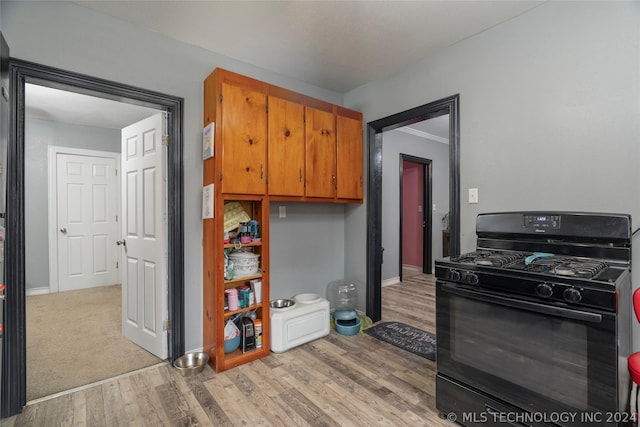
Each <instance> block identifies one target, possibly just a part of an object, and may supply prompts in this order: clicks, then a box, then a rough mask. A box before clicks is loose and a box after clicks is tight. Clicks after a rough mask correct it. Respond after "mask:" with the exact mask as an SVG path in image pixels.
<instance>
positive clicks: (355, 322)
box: [336, 317, 360, 335]
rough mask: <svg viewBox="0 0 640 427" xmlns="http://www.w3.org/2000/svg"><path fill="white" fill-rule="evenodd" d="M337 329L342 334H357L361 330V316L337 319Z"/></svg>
mask: <svg viewBox="0 0 640 427" xmlns="http://www.w3.org/2000/svg"><path fill="white" fill-rule="evenodd" d="M336 331H337V332H338V333H339V334H341V335H355V334H357V333H358V332H360V318H359V317H356V318H355V319H348V320H342V319H336Z"/></svg>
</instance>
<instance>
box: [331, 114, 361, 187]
mask: <svg viewBox="0 0 640 427" xmlns="http://www.w3.org/2000/svg"><path fill="white" fill-rule="evenodd" d="M336 131H337V132H336V134H337V136H336V138H337V147H338V150H337V164H338V177H337V179H338V188H337V189H336V195H337V197H338V198H339V199H362V178H363V177H362V162H363V160H362V122H361V121H360V120H356V119H352V118H349V117H342V116H337V118H336Z"/></svg>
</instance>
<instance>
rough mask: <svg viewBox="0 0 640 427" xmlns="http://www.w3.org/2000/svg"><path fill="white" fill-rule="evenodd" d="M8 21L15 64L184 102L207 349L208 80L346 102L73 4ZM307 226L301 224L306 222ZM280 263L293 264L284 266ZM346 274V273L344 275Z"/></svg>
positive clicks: (35, 5) (189, 214) (192, 266)
mask: <svg viewBox="0 0 640 427" xmlns="http://www.w3.org/2000/svg"><path fill="white" fill-rule="evenodd" d="M1 19H2V23H1V26H2V32H3V34H4V36H5V38H6V39H7V43H8V44H9V47H10V48H11V56H12V57H14V58H19V59H23V60H27V61H32V62H37V63H40V64H44V65H48V66H52V67H57V68H61V69H64V70H70V71H74V72H78V73H83V74H88V75H91V76H94V77H100V78H104V79H108V80H113V81H117V82H120V83H125V84H130V85H134V86H138V87H142V88H145V89H150V90H154V91H158V92H161V93H166V94H169V95H174V96H179V97H183V98H184V143H185V144H184V215H185V223H184V233H185V240H184V247H185V253H184V258H185V266H184V267H185V269H184V270H185V277H184V280H185V307H186V310H185V345H186V350H191V349H195V348H198V347H201V346H202V222H201V218H200V215H201V207H202V206H201V205H202V201H201V187H202V154H201V152H200V144H201V140H202V136H201V132H202V117H203V112H202V105H203V90H202V85H203V81H204V79H205V78H206V77H207V76H208V75H209V74H210V73H211V71H213V69H214V68H216V67H221V68H226V69H229V70H231V71H234V72H237V73H240V74H244V75H247V76H250V77H253V78H256V79H259V80H262V81H266V82H268V83H271V84H275V85H278V86H282V87H286V88H288V89H291V90H294V91H296V92H300V93H303V94H306V95H309V96H313V97H316V98H320V99H323V100H326V101H328V102H331V103H335V104H341V103H342V96H341V94H338V93H335V92H332V91H328V90H324V89H321V88H317V87H314V86H311V85H308V84H305V83H302V82H299V81H296V80H292V79H290V78H287V77H285V76H282V75H278V74H275V73H272V72H268V71H266V70H262V69H260V68H257V67H255V66H252V65H250V64H247V63H242V62H239V61H235V60H232V59H230V58H227V57H224V56H222V55H217V54H215V53H211V52H207V51H205V50H202V49H199V48H196V47H194V46H191V45H186V44H183V43H179V42H177V41H173V40H171V39H168V38H166V37H164V36H162V35H160V34H157V33H152V32H148V31H144V30H140V29H137V28H134V27H132V26H131V25H129V24H127V23H125V22H122V21H118V20H115V19H112V18H109V17H106V16H104V15H100V14H98V13H95V12H93V11H92V10H89V9H87V8H84V7H82V6H78V5H76V4H73V3H71V2H53V1H51V2H31V1H29V2H24V1H18V2H12V1H4V0H3V1H2V17H1ZM334 217H335V216H332V217H331V218H334ZM314 220H315V218H314V217H311V218H309V219H308V221H309V225H310V227H311V229H313V223H314ZM333 220H334V219H332V221H333ZM304 221H305V220H304V219H303V218H300V219H299V222H304ZM337 221H338V223H337V224H336V228H338V229H342V228H343V226H342V219H341V218H340V219H339V220H337ZM300 227H302V225H300ZM279 236H281V237H279ZM318 242H320V243H322V244H324V243H325V240H324V239H319V240H318ZM287 244H288V241H287V236H286V235H285V234H284V233H283V234H278V235H274V238H273V239H272V241H271V245H272V251H274V252H275V251H277V250H278V248H279V246H287ZM343 245H344V239H343V237H342V236H340V240H339V241H338V242H331V244H330V245H329V246H327V247H325V248H318V251H320V252H322V251H326V252H325V253H329V252H330V251H334V250H335V248H336V246H343ZM330 259H332V258H330ZM278 262H285V264H284V265H279V264H278ZM285 268H289V269H291V268H294V267H293V266H291V265H289V264H288V263H286V260H281V261H278V259H277V258H276V261H275V262H273V261H272V263H271V269H272V271H274V272H275V271H278V270H280V269H285ZM342 270H343V266H342V265H340V266H339V267H338V270H337V271H339V272H341V271H342ZM322 280H324V278H323V279H322ZM299 283H301V284H303V283H302V282H299ZM283 286H292V285H291V284H289V285H283ZM301 291H302V292H305V291H306V290H305V289H301Z"/></svg>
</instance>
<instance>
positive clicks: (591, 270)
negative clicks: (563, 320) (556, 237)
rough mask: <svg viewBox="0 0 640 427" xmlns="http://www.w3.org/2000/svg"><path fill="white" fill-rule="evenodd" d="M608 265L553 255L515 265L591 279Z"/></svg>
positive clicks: (529, 269)
mask: <svg viewBox="0 0 640 427" xmlns="http://www.w3.org/2000/svg"><path fill="white" fill-rule="evenodd" d="M607 266H608V265H607V264H606V263H604V262H601V261H596V260H587V259H577V258H567V257H558V256H553V257H549V258H538V259H536V260H534V261H533V262H532V263H531V264H529V265H523V264H519V263H518V264H517V265H514V266H513V267H514V268H516V269H518V270H523V271H530V272H534V273H547V274H555V275H556V276H566V277H576V278H586V279H590V278H593V277H595V276H597V275H598V273H600V272H601V271H602V270H604V269H605V268H607Z"/></svg>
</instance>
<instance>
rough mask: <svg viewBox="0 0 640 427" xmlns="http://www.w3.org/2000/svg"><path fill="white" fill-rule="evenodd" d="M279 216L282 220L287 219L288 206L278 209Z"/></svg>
mask: <svg viewBox="0 0 640 427" xmlns="http://www.w3.org/2000/svg"><path fill="white" fill-rule="evenodd" d="M278 216H279V217H280V218H286V217H287V207H286V206H279V207H278Z"/></svg>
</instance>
